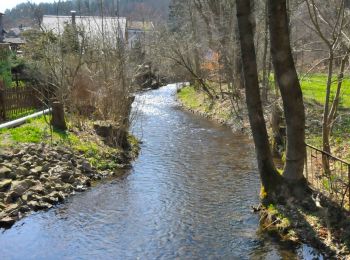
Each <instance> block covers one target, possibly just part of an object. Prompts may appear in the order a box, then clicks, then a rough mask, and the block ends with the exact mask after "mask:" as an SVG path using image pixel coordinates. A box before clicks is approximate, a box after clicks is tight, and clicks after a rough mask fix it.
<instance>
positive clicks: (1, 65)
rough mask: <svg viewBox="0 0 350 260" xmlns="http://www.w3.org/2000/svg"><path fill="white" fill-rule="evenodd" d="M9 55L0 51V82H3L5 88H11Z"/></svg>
mask: <svg viewBox="0 0 350 260" xmlns="http://www.w3.org/2000/svg"><path fill="white" fill-rule="evenodd" d="M10 55H11V53H10V51H9V50H5V49H0V80H3V81H4V83H5V86H11V82H12V76H11V61H10Z"/></svg>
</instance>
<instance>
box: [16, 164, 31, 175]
mask: <svg viewBox="0 0 350 260" xmlns="http://www.w3.org/2000/svg"><path fill="white" fill-rule="evenodd" d="M15 173H16V175H17V176H19V177H22V176H28V175H29V170H28V169H27V168H26V167H24V166H19V167H18V168H17V169H16V171H15Z"/></svg>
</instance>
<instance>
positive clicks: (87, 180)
mask: <svg viewBox="0 0 350 260" xmlns="http://www.w3.org/2000/svg"><path fill="white" fill-rule="evenodd" d="M47 122H48V118H45V117H41V118H37V119H32V120H30V121H29V122H28V123H26V124H24V125H22V126H20V127H17V128H12V129H3V130H0V148H1V150H0V227H10V226H11V225H13V224H14V223H15V222H16V221H17V220H19V219H21V218H23V217H24V216H26V215H28V214H30V213H31V212H33V211H38V210H44V209H49V208H51V207H53V206H54V205H55V204H57V203H61V202H63V201H64V200H65V199H66V198H67V197H69V196H71V195H74V194H75V193H76V192H83V191H85V190H87V189H88V188H89V187H90V186H91V185H93V183H94V182H96V181H98V180H100V179H102V178H106V177H109V176H115V175H118V170H120V169H124V168H128V167H130V163H131V161H132V160H133V159H134V158H136V156H137V154H138V150H139V145H138V141H137V140H136V138H135V137H133V136H131V135H129V134H127V133H123V132H120V136H124V137H123V138H121V139H120V140H121V142H120V144H119V145H118V144H117V143H111V142H110V140H109V139H108V136H105V135H104V134H105V133H106V132H108V130H110V129H112V128H113V127H112V126H111V125H109V124H108V122H92V121H85V122H84V124H82V125H81V127H80V128H77V127H73V126H71V127H70V131H66V132H61V131H55V130H53V131H52V132H51V130H50V127H49V125H48V124H47ZM68 124H69V122H68Z"/></svg>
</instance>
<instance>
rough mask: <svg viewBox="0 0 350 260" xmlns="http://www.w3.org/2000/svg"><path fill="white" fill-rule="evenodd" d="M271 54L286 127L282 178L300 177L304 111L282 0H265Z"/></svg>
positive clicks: (300, 178) (299, 178)
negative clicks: (267, 6)
mask: <svg viewBox="0 0 350 260" xmlns="http://www.w3.org/2000/svg"><path fill="white" fill-rule="evenodd" d="M268 3H269V25H270V26H269V27H270V41H271V55H272V60H273V65H274V69H275V74H276V78H277V82H278V86H279V89H280V92H281V96H282V100H283V108H284V114H285V118H286V127H287V148H286V164H285V168H284V171H283V177H284V178H285V179H286V180H288V181H290V182H298V181H301V180H304V179H305V178H304V175H303V170H304V158H305V153H306V148H305V111H304V102H303V95H302V91H301V87H300V83H299V79H298V75H297V72H296V69H295V65H294V60H293V56H292V50H291V46H290V37H289V24H288V14H287V7H286V0H280V1H276V0H269V2H268Z"/></svg>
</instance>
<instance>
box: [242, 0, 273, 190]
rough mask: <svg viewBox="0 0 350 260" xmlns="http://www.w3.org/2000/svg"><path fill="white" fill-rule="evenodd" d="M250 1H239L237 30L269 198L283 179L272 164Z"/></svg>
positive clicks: (247, 91)
mask: <svg viewBox="0 0 350 260" xmlns="http://www.w3.org/2000/svg"><path fill="white" fill-rule="evenodd" d="M250 4H251V3H250V0H236V8H237V18H238V28H239V36H240V43H241V54H242V63H243V75H244V79H245V91H246V102H247V106H248V113H249V121H250V126H251V129H252V133H253V139H254V143H255V150H256V155H257V161H258V167H259V173H260V177H261V181H262V185H263V187H264V189H265V192H266V193H267V195H269V194H270V193H271V192H273V190H274V189H275V188H276V186H278V185H277V183H278V181H279V179H280V175H279V174H278V172H277V170H276V168H275V165H274V163H273V160H272V154H271V150H270V145H269V141H268V135H267V130H266V123H265V119H264V115H263V110H262V104H261V100H260V91H259V82H258V71H257V63H256V54H255V47H254V35H253V26H252V23H251V19H250V18H251V6H250Z"/></svg>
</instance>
